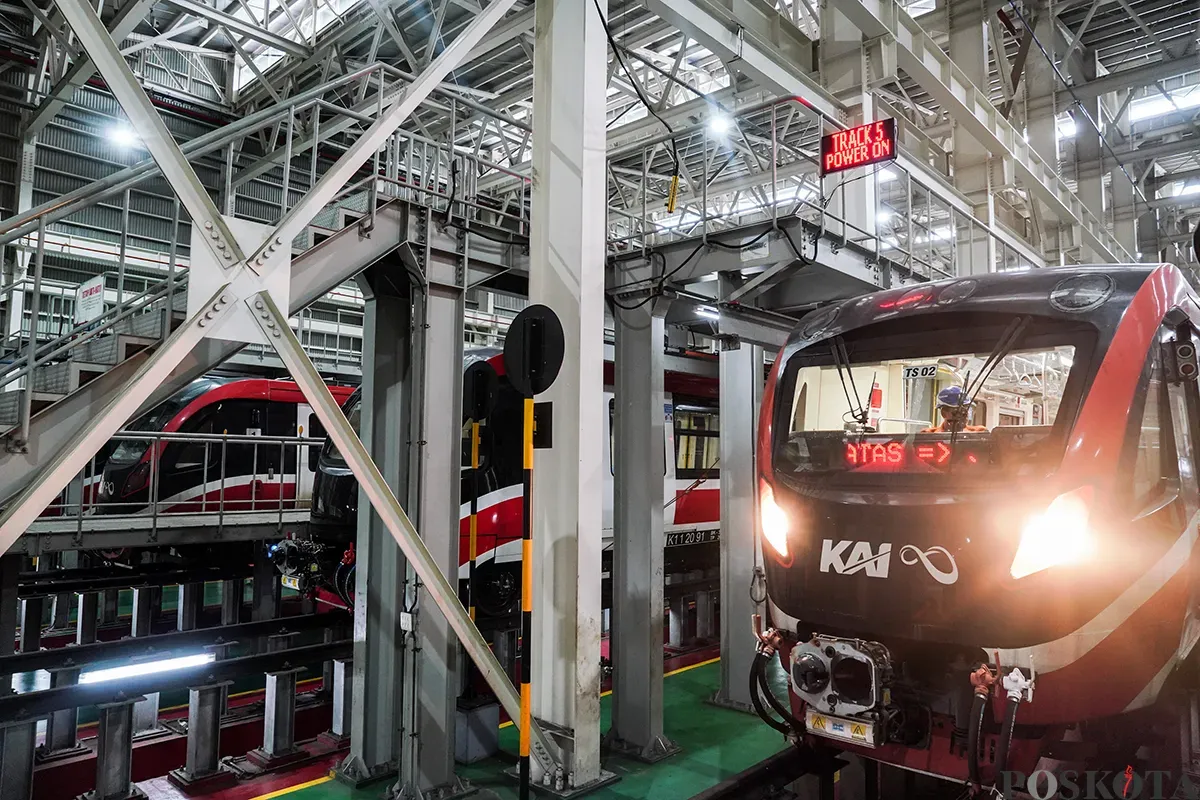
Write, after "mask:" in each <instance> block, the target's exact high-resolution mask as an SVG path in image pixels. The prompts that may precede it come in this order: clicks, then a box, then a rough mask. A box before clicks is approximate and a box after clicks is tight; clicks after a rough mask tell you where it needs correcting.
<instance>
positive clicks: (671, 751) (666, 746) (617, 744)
mask: <svg viewBox="0 0 1200 800" xmlns="http://www.w3.org/2000/svg"><path fill="white" fill-rule="evenodd" d="M602 747H603V748H604V750H605V751H606V752H608V753H610V754H613V755H622V756H625V757H626V758H632V759H634V760H636V761H641V762H642V763H643V764H657V763H658V762H659V761H663V760H665V759H668V758H670V757H671V756H673V755H676V754H677V753H679V752H681V748H680V747H679V745H677V744H675V743H674V742H672V741H671V740H670V739H668V738H667V737H666V736H656V737H654V741H652V742H650V744H648V745H646V746H644V747H643V746H642V745H640V744H635V743H633V742H627V741H625V740H624V739H616V738H612V737H608V738H605V740H604V742H603V744H602Z"/></svg>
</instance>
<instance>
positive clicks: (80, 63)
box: [25, 0, 155, 139]
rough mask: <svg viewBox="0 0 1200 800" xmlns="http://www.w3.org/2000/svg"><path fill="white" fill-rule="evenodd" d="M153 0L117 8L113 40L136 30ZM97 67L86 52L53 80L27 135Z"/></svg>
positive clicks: (43, 123) (32, 134) (131, 1)
mask: <svg viewBox="0 0 1200 800" xmlns="http://www.w3.org/2000/svg"><path fill="white" fill-rule="evenodd" d="M154 3H155V0H128V1H127V2H126V3H124V4H123V5H122V6H121V7H120V9H118V10H117V14H116V16H115V17H114V18H113V21H112V31H111V36H112V40H113V41H115V42H120V41H123V40H124V39H125V37H127V36H128V35H129V34H131V33H133V30H134V28H136V27H137V26H138V24H139V23H140V22H141V21H142V20H143V19H145V18H146V14H148V13H149V11H150V9H151V7H153V6H154ZM95 71H96V65H95V63H94V62H93V61H92V59H91V58H90V57H88V56H86V55H85V56H83V57H82V58H79V59H78V60H76V61H75V62H74V63H72V64H71V67H70V69H68V70H67V73H66V74H65V75H63V77H62V78H61V79H60V80H59V81H58V83H56V84H54V88H52V89H51V90H50V93H49V94H47V95H46V97H45V98H44V99H43V100H42V102H41V104H40V105H39V106H38V107H37V110H36V111H34V112H33V114H32V115H31V116H30V118H29V124H28V125H27V126H26V128H25V137H26V139H32V138H33V137H35V136H37V135H38V134H39V133H41V131H42V128H44V127H46V124H47V123H48V122H50V120H52V119H54V118H55V117H56V116H57V115H58V112H60V111H62V109H63V107H64V106H65V105H66V104H67V103H69V102H71V97H72V96H73V95H74V94H75V90H76V89H78V88H79V87H81V86H83V85H84V84H85V83H87V81H88V78H90V77H92V74H93V73H95Z"/></svg>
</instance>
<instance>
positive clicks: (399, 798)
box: [387, 775, 479, 800]
mask: <svg viewBox="0 0 1200 800" xmlns="http://www.w3.org/2000/svg"><path fill="white" fill-rule="evenodd" d="M478 791H479V787H477V786H473V785H472V784H471V782H470V781H468V780H467V779H465V778H460V777H458V776H457V775H455V776H454V782H453V783H449V784H446V785H445V786H435V787H433V788H432V789H418V788H417V787H416V786H413V785H412V784H411V783H405V784H404V785H403V786H401V785H400V784H397V785H395V786H393V787H392V790H391V793H389V794H388V795H387V800H454V798H456V797H466V796H467V795H472V794H475V793H476V792H478Z"/></svg>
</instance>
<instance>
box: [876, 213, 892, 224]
mask: <svg viewBox="0 0 1200 800" xmlns="http://www.w3.org/2000/svg"><path fill="white" fill-rule="evenodd" d="M893 216H895V215H894V214H892V212H891V211H880V212H879V213H878V214H876V215H875V221H876V222H878V223H879V224H880V225H886V224H887V223H889V222H891V221H892V217H893Z"/></svg>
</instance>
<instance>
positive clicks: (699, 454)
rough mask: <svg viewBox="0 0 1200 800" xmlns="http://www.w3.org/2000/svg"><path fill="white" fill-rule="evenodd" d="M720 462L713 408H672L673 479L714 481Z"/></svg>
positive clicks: (718, 428)
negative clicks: (673, 430) (673, 438)
mask: <svg viewBox="0 0 1200 800" xmlns="http://www.w3.org/2000/svg"><path fill="white" fill-rule="evenodd" d="M720 460H721V428H720V415H719V414H718V413H717V410H716V409H715V408H704V407H697V406H676V407H675V476H676V477H678V478H692V479H697V478H715V477H716V475H717V472H718V470H717V465H718V462H719V461H720Z"/></svg>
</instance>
